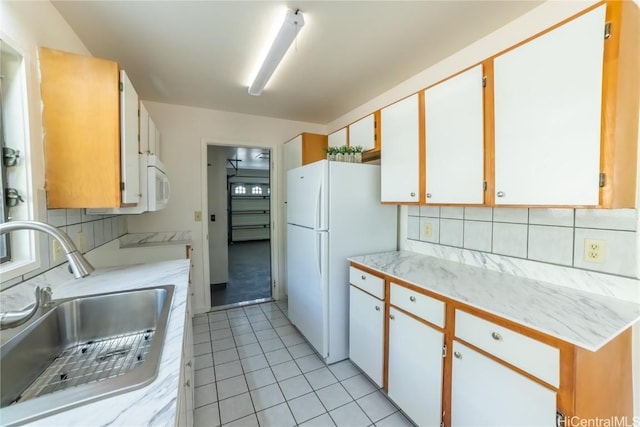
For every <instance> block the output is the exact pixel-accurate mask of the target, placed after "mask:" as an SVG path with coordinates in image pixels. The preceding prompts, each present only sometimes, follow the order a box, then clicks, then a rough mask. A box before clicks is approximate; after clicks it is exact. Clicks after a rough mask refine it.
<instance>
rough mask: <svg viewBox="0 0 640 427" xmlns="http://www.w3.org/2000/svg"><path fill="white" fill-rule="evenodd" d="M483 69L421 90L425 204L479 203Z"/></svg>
mask: <svg viewBox="0 0 640 427" xmlns="http://www.w3.org/2000/svg"><path fill="white" fill-rule="evenodd" d="M482 75H483V74H482V65H478V66H476V67H474V68H472V69H470V70H467V71H465V72H464V73H461V74H458V75H457V76H455V77H452V78H450V79H448V80H445V81H444V82H442V83H440V84H438V85H436V86H433V87H431V88H429V89H427V90H426V91H425V97H424V101H425V135H426V177H427V182H426V202H427V203H465V204H481V203H483V202H484V114H483V85H482Z"/></svg>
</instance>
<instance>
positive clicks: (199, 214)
mask: <svg viewBox="0 0 640 427" xmlns="http://www.w3.org/2000/svg"><path fill="white" fill-rule="evenodd" d="M193 219H194V221H196V222H200V221H202V211H195V212H193Z"/></svg>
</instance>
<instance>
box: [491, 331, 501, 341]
mask: <svg viewBox="0 0 640 427" xmlns="http://www.w3.org/2000/svg"><path fill="white" fill-rule="evenodd" d="M491 338H493V339H494V340H496V341H502V335H500V334H499V333H497V332H491Z"/></svg>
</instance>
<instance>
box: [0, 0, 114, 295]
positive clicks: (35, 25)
mask: <svg viewBox="0 0 640 427" xmlns="http://www.w3.org/2000/svg"><path fill="white" fill-rule="evenodd" d="M0 38H2V39H3V40H4V41H5V42H7V43H9V44H10V45H11V46H12V47H13V48H14V49H16V50H17V51H18V52H19V53H20V54H21V55H22V56H23V58H24V62H25V71H26V86H27V98H28V107H27V108H28V111H27V112H28V122H27V124H28V132H27V137H28V139H29V141H28V143H27V147H28V150H27V152H26V158H25V160H27V161H28V162H29V165H30V171H31V174H30V180H31V186H32V190H31V191H32V192H30V193H29V194H27V198H28V199H29V201H30V203H33V209H32V212H33V218H34V219H38V220H40V221H45V222H49V223H51V224H52V225H55V226H57V227H59V228H61V229H63V230H64V231H66V232H68V233H69V234H70V235H71V237H72V238H73V237H75V236H76V234H77V233H78V232H80V231H82V233H83V234H84V240H85V244H84V247H83V248H82V250H83V252H86V251H89V250H91V249H93V248H95V247H97V246H99V245H101V244H104V243H106V242H108V241H110V240H113V239H115V238H117V237H118V236H121V235H123V234H125V233H126V219H125V218H124V217H114V216H103V215H98V216H87V215H84V214H83V212H82V211H81V210H80V209H58V210H47V209H46V196H45V191H44V178H45V177H44V150H43V135H42V115H41V99H40V83H39V70H38V47H39V46H46V47H50V48H54V49H59V50H65V51H68V52H73V53H78V54H83V55H90V53H89V51H88V50H87V48H86V47H85V46H84V44H83V43H82V42H81V41H80V39H79V38H78V37H77V35H76V34H75V33H74V32H73V30H72V29H71V28H70V27H69V26H68V24H67V23H66V22H65V21H64V20H63V19H62V17H61V16H60V14H59V13H58V11H57V10H56V9H55V8H54V7H53V6H52V5H51V3H49V2H19V1H5V0H2V1H0ZM23 155H25V153H24V152H23ZM37 241H38V246H39V247H38V248H37V252H38V254H39V257H40V267H39V268H38V269H37V270H34V271H31V272H29V273H27V274H23V275H21V276H18V277H16V278H14V279H12V280H10V281H8V282H6V283H3V288H6V287H8V286H12V285H16V284H18V283H21V282H22V281H24V280H27V279H29V278H31V277H34V276H36V275H39V274H41V273H43V272H45V271H47V270H49V269H52V268H53V267H55V266H57V265H59V264H61V263H62V261H54V260H53V257H52V255H51V254H50V252H51V251H50V248H51V246H52V242H51V240H50V239H47V238H45V237H44V236H39V238H38V240H37ZM63 259H64V258H63Z"/></svg>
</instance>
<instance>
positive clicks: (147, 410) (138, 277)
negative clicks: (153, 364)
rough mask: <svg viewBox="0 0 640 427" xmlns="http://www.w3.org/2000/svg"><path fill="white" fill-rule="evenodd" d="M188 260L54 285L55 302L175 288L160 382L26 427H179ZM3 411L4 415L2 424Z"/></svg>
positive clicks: (114, 270) (96, 274)
mask: <svg viewBox="0 0 640 427" xmlns="http://www.w3.org/2000/svg"><path fill="white" fill-rule="evenodd" d="M188 281H189V260H187V259H183V260H173V261H163V262H156V263H149V264H140V265H134V266H126V267H112V268H105V269H96V271H95V272H94V273H93V274H91V275H90V276H88V277H86V278H84V279H79V280H74V279H70V280H69V281H68V282H65V283H64V284H61V285H59V286H56V288H55V290H54V299H58V298H66V297H71V296H78V295H88V294H96V293H101V292H111V291H119V290H129V289H138V288H145V287H150V286H158V285H167V284H173V285H175V291H174V294H173V301H172V305H171V314H170V316H169V322H168V325H167V332H166V337H165V344H164V348H163V350H162V356H161V358H160V367H159V371H158V377H157V378H156V379H155V380H154V381H153V382H152V383H151V384H149V385H148V386H146V387H143V388H140V389H137V390H134V391H131V392H128V393H123V394H119V395H116V396H113V397H110V398H106V399H103V400H99V401H97V402H92V403H89V404H87V405H83V406H79V407H77V408H72V409H70V410H68V411H65V412H61V413H59V414H55V415H52V416H49V417H46V418H42V419H40V420H37V421H34V422H32V423H30V424H27V425H32V426H63V425H64V426H87V425H100V426H134V425H136V426H140V425H146V426H151V425H163V426H166V425H171V426H173V425H175V420H176V416H177V413H178V408H177V400H178V399H177V398H178V389H179V376H180V366H181V357H182V340H183V335H184V332H185V329H184V327H185V312H186V301H187V295H188ZM1 418H2V411H1V410H0V419H1Z"/></svg>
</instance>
